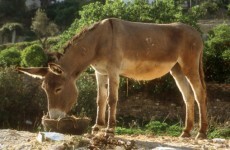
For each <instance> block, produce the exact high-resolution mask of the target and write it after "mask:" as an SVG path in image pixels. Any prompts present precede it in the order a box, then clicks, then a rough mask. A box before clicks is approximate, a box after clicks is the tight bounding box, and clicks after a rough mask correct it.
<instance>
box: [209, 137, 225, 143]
mask: <svg viewBox="0 0 230 150" xmlns="http://www.w3.org/2000/svg"><path fill="white" fill-rule="evenodd" d="M212 141H213V142H214V143H225V141H226V140H225V139H221V138H215V139H212Z"/></svg>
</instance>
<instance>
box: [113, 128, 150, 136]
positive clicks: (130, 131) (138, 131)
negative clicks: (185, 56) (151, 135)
mask: <svg viewBox="0 0 230 150" xmlns="http://www.w3.org/2000/svg"><path fill="white" fill-rule="evenodd" d="M145 133H146V132H145V131H144V130H141V129H139V128H122V127H116V134H119V135H121V134H128V135H132V134H145Z"/></svg>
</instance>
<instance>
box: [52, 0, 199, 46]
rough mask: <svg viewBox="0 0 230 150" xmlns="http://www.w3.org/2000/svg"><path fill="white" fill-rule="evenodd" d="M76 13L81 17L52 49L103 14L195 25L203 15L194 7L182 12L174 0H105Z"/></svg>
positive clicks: (136, 19) (91, 4)
mask: <svg viewBox="0 0 230 150" xmlns="http://www.w3.org/2000/svg"><path fill="white" fill-rule="evenodd" d="M198 7H199V6H198ZM79 14H80V19H78V18H77V19H75V21H74V22H73V23H72V25H71V26H70V28H69V29H68V30H66V31H65V32H63V34H62V35H60V41H59V43H57V45H56V46H55V47H54V48H53V49H56V50H57V49H60V48H61V47H62V46H63V45H64V43H66V42H67V41H68V40H69V39H71V38H72V36H73V35H75V34H76V33H77V32H79V31H81V30H82V29H83V28H84V27H85V26H88V25H91V24H93V23H95V22H97V21H100V20H102V19H105V18H112V17H115V18H120V19H124V20H130V21H139V22H152V23H170V22H178V21H180V22H183V23H187V24H191V25H193V26H194V27H197V28H198V26H197V24H196V23H197V20H198V19H199V17H201V16H202V15H203V12H202V13H201V12H199V15H198V13H197V12H196V11H195V10H194V11H189V12H187V13H185V12H183V9H182V8H181V6H180V5H175V3H174V1H173V0H161V1H157V2H153V3H152V4H149V3H148V2H147V1H145V0H135V1H132V2H127V3H125V2H124V1H120V0H114V1H112V0H108V1H106V3H105V4H103V3H100V2H95V3H90V4H88V5H85V6H83V7H82V11H80V12H79Z"/></svg>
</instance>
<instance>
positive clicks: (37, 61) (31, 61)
mask: <svg viewBox="0 0 230 150" xmlns="http://www.w3.org/2000/svg"><path fill="white" fill-rule="evenodd" d="M46 63H47V55H46V54H45V52H44V51H43V50H42V48H41V47H40V46H38V45H31V46H29V47H26V48H25V49H24V50H23V52H22V61H21V65H22V66H26V67H29V66H30V67H41V66H44V65H45V64H46Z"/></svg>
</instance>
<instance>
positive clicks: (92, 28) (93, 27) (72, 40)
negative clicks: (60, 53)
mask: <svg viewBox="0 0 230 150" xmlns="http://www.w3.org/2000/svg"><path fill="white" fill-rule="evenodd" d="M99 23H100V22H96V23H94V24H93V25H92V26H89V27H86V28H84V29H83V30H82V31H81V32H80V33H79V34H76V35H75V36H73V37H72V39H71V40H69V41H68V42H67V44H66V46H64V54H65V53H66V51H67V50H68V48H69V47H70V46H71V45H72V44H73V43H74V42H75V41H76V40H78V39H80V38H81V37H83V36H84V35H85V34H86V33H87V32H88V31H92V30H94V29H95V28H96V27H97V26H98V25H99Z"/></svg>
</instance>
